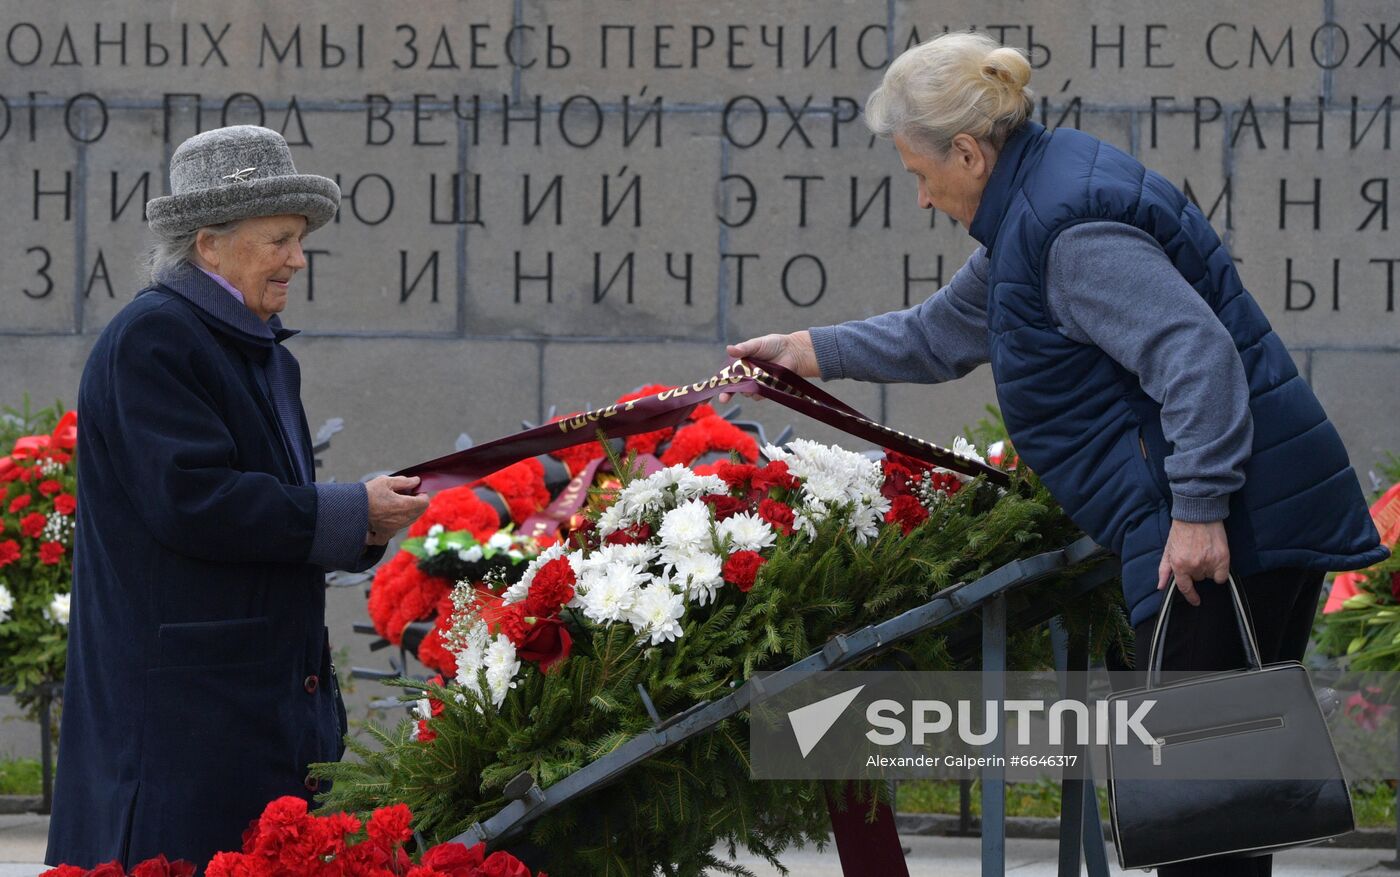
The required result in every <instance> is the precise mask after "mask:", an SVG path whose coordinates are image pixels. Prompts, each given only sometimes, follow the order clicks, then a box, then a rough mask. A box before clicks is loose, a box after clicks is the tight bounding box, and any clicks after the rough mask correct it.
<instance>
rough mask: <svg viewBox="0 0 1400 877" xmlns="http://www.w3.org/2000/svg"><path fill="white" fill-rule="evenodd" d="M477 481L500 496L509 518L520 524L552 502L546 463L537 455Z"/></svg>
mask: <svg viewBox="0 0 1400 877" xmlns="http://www.w3.org/2000/svg"><path fill="white" fill-rule="evenodd" d="M478 483H480V484H482V485H484V486H485V487H488V488H490V489H491V490H494V491H496V493H497V494H499V495H500V497H501V499H502V500H504V501H505V505H506V509H507V511H508V512H509V514H510V519H511V520H512V521H514V522H515V523H517V524H519V523H521V522H523V521H524V520H525V519H526V518H528V517H530V516H531V515H533V514H534V513H535V512H538V511H539V510H540V509H542V508H544V507H545V506H547V505H549V489H548V488H546V487H545V484H544V464H543V463H541V462H540V461H539V460H536V459H535V458H534V457H530V458H528V459H525V460H521V461H520V462H518V463H512V464H511V465H509V466H507V467H505V468H504V469H502V470H500V471H499V472H495V473H492V474H491V475H488V476H486V477H485V478H483V479H481V481H480V482H478Z"/></svg>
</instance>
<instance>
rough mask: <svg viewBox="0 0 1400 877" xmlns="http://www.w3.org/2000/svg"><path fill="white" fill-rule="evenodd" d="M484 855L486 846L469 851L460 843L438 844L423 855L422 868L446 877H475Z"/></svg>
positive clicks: (480, 845) (472, 848) (479, 845)
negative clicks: (446, 876)
mask: <svg viewBox="0 0 1400 877" xmlns="http://www.w3.org/2000/svg"><path fill="white" fill-rule="evenodd" d="M485 855H486V844H480V843H479V844H477V845H476V846H474V847H471V848H470V849H469V848H468V847H467V845H466V844H461V843H446V844H438V845H437V846H435V847H433V848H432V849H430V850H428V851H427V852H426V853H424V854H423V867H424V868H431V869H432V870H434V871H436V872H438V873H439V874H446V875H448V877H476V874H477V869H478V868H480V867H481V862H482V860H483V858H484V857H485Z"/></svg>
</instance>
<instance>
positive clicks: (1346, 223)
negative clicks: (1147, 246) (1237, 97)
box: [1233, 107, 1400, 347]
mask: <svg viewBox="0 0 1400 877" xmlns="http://www.w3.org/2000/svg"><path fill="white" fill-rule="evenodd" d="M1304 115H1306V116H1307V117H1308V118H1310V119H1312V120H1313V121H1314V122H1315V121H1317V120H1318V119H1319V118H1320V119H1321V123H1322V125H1323V127H1322V128H1321V134H1320V135H1319V133H1318V131H1319V129H1318V128H1317V127H1316V125H1310V126H1306V127H1301V126H1295V127H1293V129H1292V131H1291V133H1290V135H1289V141H1288V146H1287V147H1285V146H1284V134H1285V132H1286V131H1288V126H1287V125H1286V123H1285V119H1284V116H1283V115H1282V114H1280V113H1265V114H1261V115H1260V116H1259V124H1258V131H1257V136H1256V132H1255V131H1254V130H1253V129H1246V133H1245V135H1244V136H1243V137H1241V139H1240V142H1239V144H1238V145H1237V146H1236V147H1235V150H1234V164H1235V168H1236V170H1235V174H1234V177H1235V180H1236V187H1235V188H1236V190H1237V194H1236V196H1235V203H1236V215H1237V216H1239V217H1241V218H1242V221H1241V222H1240V224H1239V227H1238V228H1237V229H1236V231H1235V234H1234V238H1233V240H1234V247H1233V252H1234V255H1235V256H1236V257H1238V258H1239V259H1240V260H1241V262H1240V271H1241V276H1242V277H1243V278H1244V280H1245V282H1246V284H1247V285H1248V286H1249V288H1250V289H1251V291H1253V293H1254V295H1255V297H1256V298H1257V299H1259V301H1260V304H1261V306H1262V307H1263V308H1264V311H1265V313H1266V314H1267V315H1268V316H1269V319H1270V320H1271V321H1272V322H1273V324H1274V327H1275V328H1276V329H1277V330H1278V331H1279V333H1280V334H1281V335H1282V337H1283V338H1284V340H1285V341H1286V342H1288V343H1289V344H1290V345H1298V346H1302V347H1312V346H1332V347H1337V346H1341V347H1345V346H1362V345H1365V346H1376V345H1386V346H1393V345H1394V344H1395V342H1396V339H1397V338H1400V311H1397V310H1396V309H1397V307H1400V302H1397V301H1396V298H1397V296H1400V276H1397V270H1396V269H1397V267H1398V266H1400V251H1397V250H1396V247H1395V234H1396V231H1395V229H1396V227H1397V223H1400V214H1397V212H1396V208H1395V202H1394V201H1393V200H1392V197H1391V196H1392V195H1393V190H1394V188H1395V186H1396V185H1397V184H1396V181H1395V180H1394V179H1391V178H1390V177H1389V176H1388V175H1387V174H1386V172H1385V167H1386V165H1387V164H1388V163H1389V160H1390V153H1389V151H1388V150H1386V149H1385V147H1384V140H1383V138H1382V137H1380V136H1379V135H1378V134H1376V133H1375V132H1373V133H1372V136H1371V137H1369V138H1367V139H1366V140H1364V141H1363V142H1361V143H1360V144H1358V145H1357V146H1356V147H1355V148H1350V147H1349V145H1348V125H1349V118H1348V114H1347V113H1344V112H1337V111H1328V112H1326V113H1325V114H1323V115H1322V116H1321V117H1319V116H1318V114H1317V113H1316V108H1315V107H1314V108H1313V112H1311V113H1310V114H1304ZM1319 136H1321V138H1322V141H1321V142H1322V146H1321V147H1319V146H1318V138H1319ZM1261 143H1262V144H1263V146H1262V147H1261V146H1260V144H1261ZM1244 217H1248V221H1243V218H1244Z"/></svg>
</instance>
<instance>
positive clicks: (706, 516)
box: [657, 500, 711, 551]
mask: <svg viewBox="0 0 1400 877" xmlns="http://www.w3.org/2000/svg"><path fill="white" fill-rule="evenodd" d="M657 535H658V536H659V537H660V539H661V544H662V546H664V547H666V548H670V549H672V550H676V551H685V550H687V549H695V548H699V547H701V546H703V545H707V544H708V543H709V542H710V538H711V537H710V507H709V506H707V505H705V504H704V503H703V502H700V501H699V500H690V501H689V502H686V503H684V504H682V505H679V506H676V507H675V508H673V509H671V510H670V511H669V512H667V513H666V517H664V518H662V519H661V529H660V531H659V532H658V534H657Z"/></svg>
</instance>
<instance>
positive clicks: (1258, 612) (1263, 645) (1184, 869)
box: [1133, 569, 1325, 877]
mask: <svg viewBox="0 0 1400 877" xmlns="http://www.w3.org/2000/svg"><path fill="white" fill-rule="evenodd" d="M1324 575H1325V573H1323V572H1321V571H1320V570H1305V569H1275V570H1269V571H1267V572H1262V573H1259V574H1258V575H1255V576H1249V577H1247V578H1243V579H1241V578H1236V579H1235V581H1236V583H1238V584H1239V586H1240V592H1241V596H1242V597H1243V599H1244V603H1245V608H1246V610H1247V611H1248V612H1249V615H1250V617H1251V619H1252V620H1253V622H1254V633H1255V636H1256V637H1258V639H1259V656H1260V658H1261V659H1262V660H1263V662H1264V663H1265V664H1269V663H1273V662H1275V661H1290V660H1292V661H1299V660H1302V658H1303V652H1304V650H1305V649H1306V648H1307V645H1308V637H1309V635H1310V634H1311V633H1312V623H1313V618H1314V616H1315V615H1316V613H1317V600H1318V595H1319V594H1320V593H1321V590H1322V579H1323V577H1324ZM1196 593H1197V594H1199V595H1200V598H1201V605H1200V606H1192V605H1190V604H1189V603H1187V602H1186V601H1185V600H1184V599H1182V598H1181V597H1180V596H1179V595H1178V596H1177V597H1176V601H1177V602H1176V603H1175V605H1173V606H1172V614H1171V618H1170V620H1169V621H1168V623H1167V636H1166V643H1165V651H1164V653H1163V655H1162V669H1163V670H1177V671H1199V672H1209V671H1215V670H1232V669H1235V668H1238V667H1243V666H1245V665H1246V661H1245V656H1244V647H1243V646H1242V645H1241V643H1240V634H1239V628H1238V627H1237V626H1236V624H1235V610H1234V607H1233V605H1232V604H1231V601H1230V589H1229V586H1228V585H1221V584H1217V583H1216V582H1213V581H1209V580H1206V581H1201V582H1196ZM1156 623H1157V618H1156V616H1153V617H1152V618H1149V619H1147V620H1146V621H1143V622H1142V623H1141V624H1139V625H1137V627H1136V628H1135V629H1134V634H1135V639H1136V651H1135V654H1134V661H1133V666H1134V667H1135V668H1136V669H1137V672H1138V674H1139V675H1141V674H1143V673H1144V672H1145V671H1146V668H1147V652H1148V649H1149V648H1151V644H1152V631H1153V628H1154V627H1155V626H1156ZM1221 816H1222V817H1223V818H1228V816H1229V815H1228V814H1221ZM1272 872H1273V857H1272V856H1253V857H1250V858H1224V857H1220V858H1210V859H1198V860H1197V861H1194V862H1184V863H1182V864H1180V865H1167V866H1164V867H1162V868H1159V869H1158V871H1157V873H1158V874H1159V875H1160V877H1270V875H1271V874H1272Z"/></svg>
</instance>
